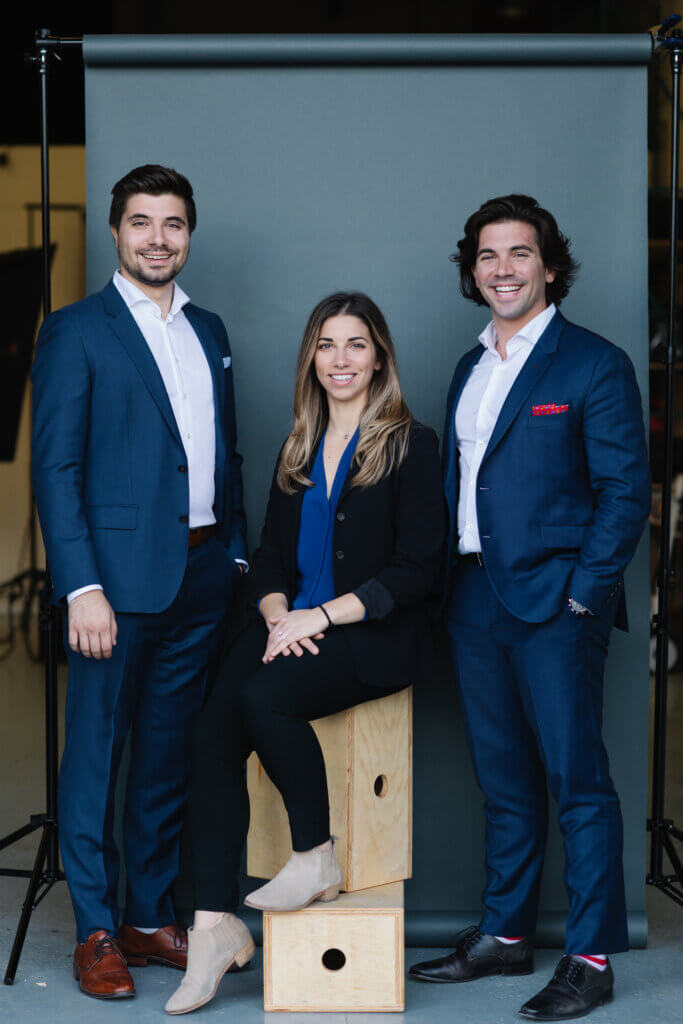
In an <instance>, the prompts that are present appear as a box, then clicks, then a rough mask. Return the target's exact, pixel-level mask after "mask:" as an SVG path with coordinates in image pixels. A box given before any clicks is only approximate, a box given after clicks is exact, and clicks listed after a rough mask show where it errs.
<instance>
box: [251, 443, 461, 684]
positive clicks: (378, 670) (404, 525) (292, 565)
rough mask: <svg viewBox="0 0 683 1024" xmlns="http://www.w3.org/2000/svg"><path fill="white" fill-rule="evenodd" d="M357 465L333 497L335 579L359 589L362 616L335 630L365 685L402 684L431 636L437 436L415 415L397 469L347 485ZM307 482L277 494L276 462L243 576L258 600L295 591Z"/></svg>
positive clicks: (342, 587)
mask: <svg viewBox="0 0 683 1024" xmlns="http://www.w3.org/2000/svg"><path fill="white" fill-rule="evenodd" d="M314 458H315V452H314V453H313V455H312V459H314ZM311 465H312V462H311ZM356 471H357V467H356V466H355V465H353V464H352V466H351V469H350V471H349V474H348V476H347V478H346V480H345V481H344V486H343V488H342V491H341V495H340V498H339V503H338V505H337V513H336V519H335V524H334V554H335V559H334V583H335V593H336V595H337V596H339V595H341V594H346V593H349V592H353V593H354V594H356V595H357V596H358V598H359V599H360V600H361V601H362V602H363V604H364V605H365V607H366V609H367V619H366V620H365V621H364V622H358V623H354V624H353V625H350V626H335V627H333V628H335V629H341V630H342V631H343V632H344V635H345V636H346V637H347V639H348V643H349V645H350V647H351V653H352V656H353V660H354V664H355V666H356V671H357V673H358V678H359V679H360V680H361V681H362V682H363V683H366V684H369V685H375V686H397V687H398V686H405V685H408V684H410V683H414V682H416V681H417V679H418V676H419V674H420V672H419V669H420V664H421V663H422V662H423V661H424V657H423V656H424V654H425V653H426V652H425V650H424V645H425V644H426V643H429V641H430V640H431V633H430V626H429V620H428V616H427V609H426V602H427V599H428V597H429V596H430V595H432V594H433V593H434V592H435V591H436V589H437V587H438V582H439V575H440V570H441V557H442V553H443V547H444V542H445V538H446V511H445V499H444V494H443V485H442V482H441V469H440V461H439V451H438V440H437V436H436V434H435V432H434V431H433V430H431V428H429V427H425V426H422V424H420V423H413V424H412V425H411V428H410V438H409V445H408V450H407V452H406V456H405V458H404V460H403V462H402V463H401V465H400V466H399V467H398V468H394V469H393V470H392V471H391V473H388V474H387V475H386V476H384V477H383V479H382V480H380V482H379V483H377V484H374V485H373V486H372V487H352V486H351V484H352V480H353V476H354V474H355V472H356ZM304 490H305V488H303V487H302V488H300V489H298V490H297V491H296V493H295V494H292V495H289V494H283V492H282V491H281V490H280V488H279V487H278V484H277V465H276V467H275V474H274V476H273V483H272V486H271V489H270V497H269V499H268V508H267V510H266V522H265V525H264V527H263V532H262V534H261V545H260V547H259V549H258V550H257V551H256V553H255V554H254V557H253V561H252V571H251V573H250V574H249V575H250V577H251V580H250V584H251V595H252V598H253V601H254V602H255V603H256V602H258V601H260V599H261V598H262V597H264V595H265V594H271V593H283V594H286V596H287V599H288V601H289V604H290V607H291V604H292V601H293V600H294V598H295V596H296V593H297V589H298V585H297V544H298V538H299V524H300V521H301V506H302V502H303V496H304ZM324 642H325V641H324V640H323V641H322V643H324ZM307 656H308V655H304V657H307Z"/></svg>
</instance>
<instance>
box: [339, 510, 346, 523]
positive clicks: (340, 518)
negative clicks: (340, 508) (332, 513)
mask: <svg viewBox="0 0 683 1024" xmlns="http://www.w3.org/2000/svg"><path fill="white" fill-rule="evenodd" d="M337 519H338V521H339V522H340V523H343V522H344V520H345V519H346V516H345V515H344V513H343V512H337Z"/></svg>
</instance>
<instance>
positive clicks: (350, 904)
mask: <svg viewBox="0 0 683 1024" xmlns="http://www.w3.org/2000/svg"><path fill="white" fill-rule="evenodd" d="M403 948H404V914H403V882H393V883H392V884H390V885H380V886H377V887H376V888H373V889H365V890H363V891H362V892H350V893H342V894H341V895H340V896H339V898H338V899H336V900H334V901H333V902H332V903H320V902H318V903H312V904H311V905H310V906H309V907H306V908H305V909H304V910H297V911H294V912H292V913H287V914H274V913H269V912H265V913H264V915H263V993H264V1009H265V1010H295V1011H315V1010H318V1011H334V1010H336V1011H338V1012H342V1013H343V1012H351V1011H365V1012H385V1013H386V1012H391V1011H396V1012H400V1011H402V1010H404V1009H405V984H404V962H403V960H404V958H403Z"/></svg>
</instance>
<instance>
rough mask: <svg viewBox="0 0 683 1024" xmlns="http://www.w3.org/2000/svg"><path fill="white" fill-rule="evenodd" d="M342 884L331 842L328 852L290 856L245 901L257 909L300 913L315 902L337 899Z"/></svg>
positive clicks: (311, 851)
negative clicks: (282, 865)
mask: <svg viewBox="0 0 683 1024" xmlns="http://www.w3.org/2000/svg"><path fill="white" fill-rule="evenodd" d="M341 881H342V875H341V871H340V870H339V865H338V864H337V858H336V856H335V854H334V843H331V844H330V846H329V847H328V848H327V849H323V850H320V849H315V850H306V851H305V852H304V853H293V854H292V856H291V857H290V858H289V860H288V861H287V863H286V864H285V866H284V867H283V868H282V870H281V871H278V873H277V875H276V876H275V878H273V879H272V880H271V881H270V882H267V883H266V884H265V885H262V886H261V888H260V889H256V890H255V891H254V892H252V893H250V894H249V895H248V896H247V898H246V899H245V901H244V902H245V903H246V905H247V906H248V907H254V908H255V909H256V910H283V911H284V910H301V909H302V908H303V907H307V906H308V904H309V903H313V901H314V900H323V901H325V902H327V901H329V900H334V899H336V898H337V896H338V895H339V887H340V885H341Z"/></svg>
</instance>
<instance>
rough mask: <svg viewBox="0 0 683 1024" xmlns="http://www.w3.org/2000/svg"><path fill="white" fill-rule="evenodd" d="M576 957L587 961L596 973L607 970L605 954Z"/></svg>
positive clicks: (583, 954) (580, 954)
mask: <svg viewBox="0 0 683 1024" xmlns="http://www.w3.org/2000/svg"><path fill="white" fill-rule="evenodd" d="M575 956H578V958H579V960H585V961H586V963H587V964H589V965H590V966H591V967H594V968H595V970H596V971H606V970H607V955H606V954H605V953H576V954H575Z"/></svg>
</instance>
